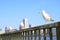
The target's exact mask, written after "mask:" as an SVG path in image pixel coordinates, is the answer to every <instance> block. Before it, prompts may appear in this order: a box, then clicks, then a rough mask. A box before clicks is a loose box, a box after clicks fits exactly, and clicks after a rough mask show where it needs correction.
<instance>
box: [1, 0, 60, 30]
mask: <svg viewBox="0 0 60 40" xmlns="http://www.w3.org/2000/svg"><path fill="white" fill-rule="evenodd" d="M41 10H45V11H46V12H47V13H48V14H49V15H50V16H51V17H52V18H53V19H54V20H55V21H54V22H57V21H60V0H0V29H3V30H4V28H5V27H6V26H7V25H10V26H12V27H13V28H15V29H19V24H20V22H21V21H22V20H23V18H28V21H29V24H33V25H36V26H37V25H41V24H45V23H48V22H46V21H44V19H43V17H42V15H41V14H39V12H40V11H41Z"/></svg>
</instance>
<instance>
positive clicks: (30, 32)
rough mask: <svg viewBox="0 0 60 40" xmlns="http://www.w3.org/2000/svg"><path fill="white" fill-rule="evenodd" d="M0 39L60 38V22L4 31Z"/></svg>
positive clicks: (43, 39)
mask: <svg viewBox="0 0 60 40" xmlns="http://www.w3.org/2000/svg"><path fill="white" fill-rule="evenodd" d="M53 28H55V30H56V31H55V30H53ZM54 31H55V32H54ZM53 32H54V33H55V34H54V33H53ZM47 37H48V38H49V39H47ZM53 37H55V38H56V39H53ZM0 40H60V22H56V23H52V24H46V25H41V26H36V27H33V28H28V29H23V30H20V31H16V32H10V33H4V34H1V35H0Z"/></svg>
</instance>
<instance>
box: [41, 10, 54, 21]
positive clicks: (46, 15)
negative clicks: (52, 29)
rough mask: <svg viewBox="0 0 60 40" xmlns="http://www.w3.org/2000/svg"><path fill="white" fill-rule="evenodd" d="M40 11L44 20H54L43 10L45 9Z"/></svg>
mask: <svg viewBox="0 0 60 40" xmlns="http://www.w3.org/2000/svg"><path fill="white" fill-rule="evenodd" d="M40 13H41V14H42V16H43V18H44V20H46V21H54V20H53V19H52V18H51V17H50V16H49V15H48V14H47V13H46V12H45V10H42V11H41V12H40Z"/></svg>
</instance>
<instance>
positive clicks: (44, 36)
mask: <svg viewBox="0 0 60 40" xmlns="http://www.w3.org/2000/svg"><path fill="white" fill-rule="evenodd" d="M43 33H44V40H46V31H45V29H43Z"/></svg>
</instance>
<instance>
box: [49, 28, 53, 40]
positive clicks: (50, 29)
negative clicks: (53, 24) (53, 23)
mask: <svg viewBox="0 0 60 40" xmlns="http://www.w3.org/2000/svg"><path fill="white" fill-rule="evenodd" d="M49 35H50V40H52V28H49Z"/></svg>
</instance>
